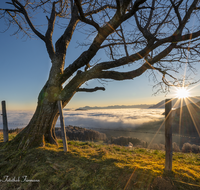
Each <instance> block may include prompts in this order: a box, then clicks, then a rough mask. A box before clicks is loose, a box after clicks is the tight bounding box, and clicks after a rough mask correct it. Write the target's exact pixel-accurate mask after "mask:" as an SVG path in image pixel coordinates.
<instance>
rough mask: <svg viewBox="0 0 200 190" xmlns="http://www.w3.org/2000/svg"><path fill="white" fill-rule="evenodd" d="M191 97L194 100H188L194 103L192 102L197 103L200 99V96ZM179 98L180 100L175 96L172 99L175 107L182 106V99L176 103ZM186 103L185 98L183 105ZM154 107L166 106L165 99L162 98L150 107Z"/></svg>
mask: <svg viewBox="0 0 200 190" xmlns="http://www.w3.org/2000/svg"><path fill="white" fill-rule="evenodd" d="M189 99H191V100H192V101H191V100H188V103H192V102H194V103H196V102H198V101H200V96H194V97H189ZM177 100H178V98H174V99H173V101H172V105H173V107H175V108H179V107H180V106H181V105H180V104H181V103H180V102H181V101H179V103H178V104H176V102H177ZM185 105H186V102H185V100H183V105H182V106H185ZM152 108H165V100H162V101H160V102H158V103H157V104H155V105H153V106H150V107H149V109H152Z"/></svg>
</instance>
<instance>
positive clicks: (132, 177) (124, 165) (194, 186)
mask: <svg viewBox="0 0 200 190" xmlns="http://www.w3.org/2000/svg"><path fill="white" fill-rule="evenodd" d="M0 141H2V136H0ZM3 146H4V143H0V179H1V181H0V189H2V190H10V189H20V190H43V189H48V190H55V189H56V190H80V189H83V190H90V189H91V190H101V189H102V190H103V189H105V190H110V189H113V190H121V189H124V190H133V189H134V190H142V189H147V190H156V189H167V190H175V189H176V190H181V189H187V190H199V188H200V176H199V173H200V167H199V165H200V154H193V153H190V154H184V153H173V172H172V173H166V172H164V170H163V169H164V161H165V153H164V151H159V150H151V149H144V148H128V147H122V146H117V145H105V144H102V143H100V142H99V143H93V142H80V141H69V142H68V147H69V151H68V152H67V153H64V152H63V146H62V141H61V140H59V148H57V147H56V146H54V145H49V144H47V145H46V147H43V148H36V149H30V150H28V151H22V150H11V149H10V150H5V149H3ZM5 176H8V177H5ZM31 181H32V182H31Z"/></svg>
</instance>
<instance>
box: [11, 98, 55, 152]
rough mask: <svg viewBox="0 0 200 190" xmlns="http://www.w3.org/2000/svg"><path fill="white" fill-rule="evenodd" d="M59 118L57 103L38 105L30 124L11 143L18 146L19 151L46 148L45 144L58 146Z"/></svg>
mask: <svg viewBox="0 0 200 190" xmlns="http://www.w3.org/2000/svg"><path fill="white" fill-rule="evenodd" d="M58 116H59V112H58V107H57V102H56V101H55V102H53V103H47V102H46V103H43V104H41V105H38V106H37V109H36V111H35V113H34V115H33V117H32V119H31V121H30V122H29V124H28V125H27V126H26V128H25V129H24V130H22V131H21V133H19V134H18V135H17V136H16V138H15V139H13V141H12V142H11V143H12V144H16V145H18V148H19V149H26V148H32V147H38V146H40V147H41V146H45V142H47V143H51V144H56V145H58V144H57V139H56V136H55V124H56V121H57V119H58Z"/></svg>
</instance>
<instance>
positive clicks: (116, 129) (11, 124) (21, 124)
mask: <svg viewBox="0 0 200 190" xmlns="http://www.w3.org/2000/svg"><path fill="white" fill-rule="evenodd" d="M0 118H1V117H0ZM27 125H28V124H27V123H12V122H10V123H9V122H8V126H20V128H24V127H26V126H27ZM41 125H44V124H37V126H41ZM0 126H3V123H2V122H0ZM22 126H23V127H22ZM55 127H57V128H59V127H60V125H59V124H56V125H55ZM66 127H67V126H66ZM16 128H18V127H15V128H13V129H12V130H14V129H16ZM84 128H85V129H91V130H101V131H117V132H125V133H144V134H152V135H155V134H156V135H165V132H156V131H140V130H138V129H137V130H130V128H126V129H125V130H124V129H118V128H114V129H108V128H99V127H84ZM172 136H178V137H184V138H191V139H200V137H198V136H188V135H181V134H177V133H174V134H172Z"/></svg>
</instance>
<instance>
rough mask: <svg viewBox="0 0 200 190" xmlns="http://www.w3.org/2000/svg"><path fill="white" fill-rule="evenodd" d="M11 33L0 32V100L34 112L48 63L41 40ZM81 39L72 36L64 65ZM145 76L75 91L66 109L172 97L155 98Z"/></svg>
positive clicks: (100, 55)
mask: <svg viewBox="0 0 200 190" xmlns="http://www.w3.org/2000/svg"><path fill="white" fill-rule="evenodd" d="M2 5H3V1H1V2H0V7H2ZM41 19H46V18H41ZM0 26H1V27H0V28H1V29H0V31H1V32H2V30H3V28H4V26H5V23H4V22H3V20H0ZM14 31H15V30H14V28H12V27H11V28H10V29H9V30H8V31H6V32H4V33H0V50H1V51H0V101H2V100H5V101H6V105H7V109H8V110H35V108H36V105H37V97H38V94H39V92H40V90H41V89H42V87H43V86H44V84H45V83H46V80H47V79H48V74H49V71H50V66H51V62H50V59H49V57H48V55H47V52H46V48H45V45H44V43H43V42H42V41H41V40H39V39H37V38H36V39H29V38H28V39H27V38H22V37H21V35H19V36H18V38H17V37H16V36H12V34H13V32H14ZM60 33H61V31H59V30H56V31H55V34H54V39H56V38H58V36H59V34H60ZM82 38H83V36H82V35H81V34H80V33H75V35H74V36H73V39H72V41H71V43H70V47H69V50H68V51H67V62H69V63H71V62H73V60H75V58H76V57H77V56H79V55H80V54H81V53H82V51H83V49H81V48H77V46H78V45H77V41H80V40H81V39H82ZM105 56H106V55H105V53H104V52H102V51H101V52H99V53H98V55H97V59H98V58H101V59H102V60H104V57H105ZM67 64H68V63H67ZM196 69H197V71H199V70H200V66H199V65H197V68H196ZM183 72H184V71H183ZM148 76H149V75H148V73H144V74H143V75H142V76H139V77H137V78H135V79H134V80H126V81H120V82H119V81H109V82H103V83H104V85H105V88H106V90H105V91H97V92H93V93H85V92H78V93H76V94H75V96H74V97H73V98H72V100H71V101H70V103H69V104H68V105H67V106H66V108H79V107H83V106H108V105H137V104H156V103H158V102H159V101H161V100H163V99H165V98H171V97H172V96H174V95H173V94H171V93H169V94H167V95H166V94H159V95H157V96H154V95H153V93H154V91H153V90H152V87H153V85H155V83H154V82H153V81H152V80H149V77H148ZM197 77H198V76H197ZM199 78H200V76H199ZM87 85H88V86H87V87H88V88H92V87H95V86H102V84H101V83H99V82H97V81H89V82H87ZM85 86H86V85H85ZM191 95H192V96H199V95H200V88H199V87H196V88H194V89H193V90H192V93H191Z"/></svg>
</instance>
